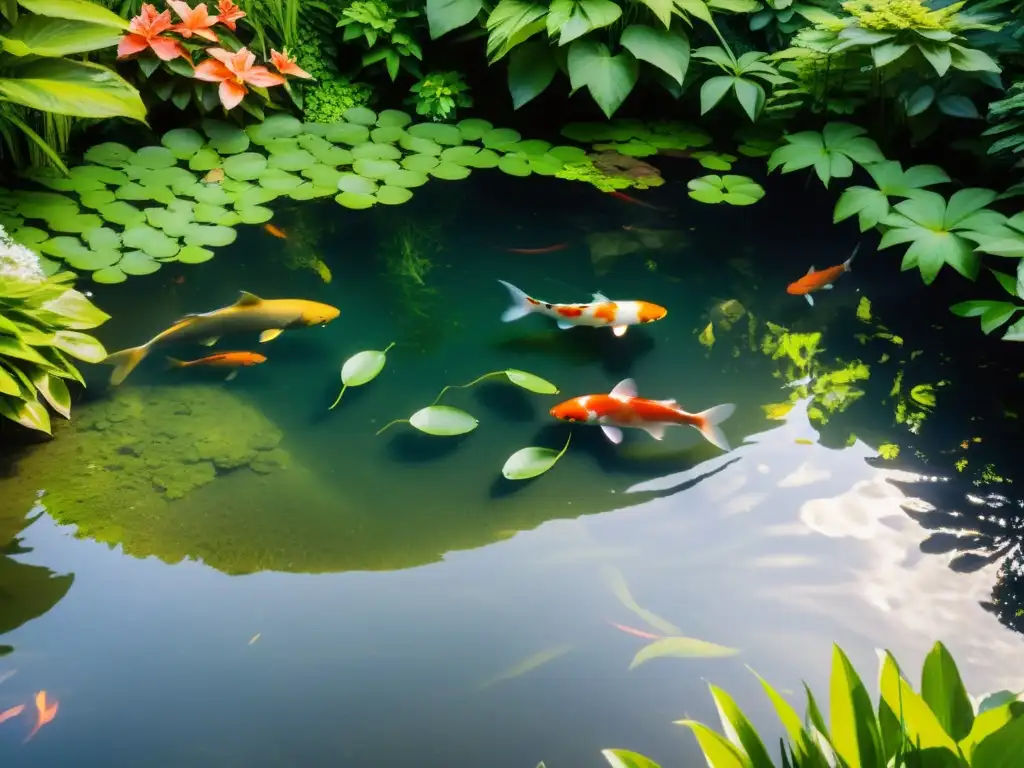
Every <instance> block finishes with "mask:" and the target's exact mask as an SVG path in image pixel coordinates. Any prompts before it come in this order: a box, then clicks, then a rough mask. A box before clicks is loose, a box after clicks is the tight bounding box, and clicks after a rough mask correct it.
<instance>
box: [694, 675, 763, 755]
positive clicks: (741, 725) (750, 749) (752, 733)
mask: <svg viewBox="0 0 1024 768" xmlns="http://www.w3.org/2000/svg"><path fill="white" fill-rule="evenodd" d="M709 687H710V689H711V696H712V698H713V699H714V700H715V706H716V707H717V708H718V716H719V718H720V719H721V721H722V730H723V731H724V732H725V735H726V736H727V737H728V739H729V741H730V742H732V744H733V746H735V747H736V748H737V749H739V750H740V751H741V752H742V753H743V754H745V755H746V756H747V760H748V762H747V765H749V766H750V768H774V764H773V763H772V760H771V757H769V755H768V750H767V749H765V746H764V742H762V741H761V737H760V736H758V735H757V730H755V728H754V726H753V725H751V723H750V721H749V720H748V719H747V716H746V715H745V714H743V710H741V709H740V708H739V707H738V706H737V705H736V702H735V701H734V700H733V698H732V696H730V695H729V694H728V693H726V692H725V691H723V690H722V689H721V688H719V687H718V686H715V685H711V686H709Z"/></svg>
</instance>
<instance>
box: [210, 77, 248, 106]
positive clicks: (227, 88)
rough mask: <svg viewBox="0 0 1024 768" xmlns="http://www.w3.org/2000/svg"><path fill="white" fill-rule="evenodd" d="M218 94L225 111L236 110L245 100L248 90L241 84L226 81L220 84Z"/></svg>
mask: <svg viewBox="0 0 1024 768" xmlns="http://www.w3.org/2000/svg"><path fill="white" fill-rule="evenodd" d="M217 93H218V95H219V96H220V103H221V104H223V105H224V109H234V108H235V107H237V106H238V105H239V104H241V103H242V99H244V98H245V94H246V93H248V90H246V87H245V86H244V85H242V84H241V83H236V82H234V81H233V80H225V81H224V82H222V83H221V84H220V87H219V88H218V89H217Z"/></svg>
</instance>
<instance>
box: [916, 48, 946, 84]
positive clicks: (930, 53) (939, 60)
mask: <svg viewBox="0 0 1024 768" xmlns="http://www.w3.org/2000/svg"><path fill="white" fill-rule="evenodd" d="M917 49H918V50H919V51H920V52H921V54H922V55H923V56H924V57H925V58H926V59H928V63H929V64H931V65H932V67H933V68H934V69H935V74H937V75H938V76H939V77H943V76H944V75H945V74H946V72H948V71H949V67H950V64H952V63H953V55H952V52H951V51H950V48H949V46H948V45H947V44H945V43H939V42H920V43H917Z"/></svg>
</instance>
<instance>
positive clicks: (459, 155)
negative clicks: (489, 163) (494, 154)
mask: <svg viewBox="0 0 1024 768" xmlns="http://www.w3.org/2000/svg"><path fill="white" fill-rule="evenodd" d="M479 152H480V149H479V148H478V147H474V146H471V145H469V144H463V145H462V146H461V147H448V149H446V150H444V151H443V152H442V153H441V162H442V163H454V164H455V165H469V164H470V161H471V160H472V159H473V158H474V157H475V156H476V155H477V154H478V153H479Z"/></svg>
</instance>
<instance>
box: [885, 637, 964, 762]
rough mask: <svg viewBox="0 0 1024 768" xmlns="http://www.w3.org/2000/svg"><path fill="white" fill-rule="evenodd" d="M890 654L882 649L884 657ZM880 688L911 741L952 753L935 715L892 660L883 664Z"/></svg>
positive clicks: (947, 738)
mask: <svg viewBox="0 0 1024 768" xmlns="http://www.w3.org/2000/svg"><path fill="white" fill-rule="evenodd" d="M891 656H892V654H890V653H889V652H888V651H886V657H887V658H891ZM881 688H882V698H883V699H884V700H885V703H886V704H888V705H889V708H890V709H891V710H892V712H893V714H894V715H895V716H896V717H897V719H899V720H900V721H901V722H902V723H903V725H904V728H905V729H906V732H907V736H908V738H909V739H910V741H911V742H912V743H914V744H916V745H918V746H919V747H920V748H921V749H929V748H932V747H938V748H941V749H948V750H950V751H952V752H956V743H955V742H954V741H953V739H951V738H950V736H949V734H948V733H946V732H945V731H944V730H943V729H942V725H941V724H940V723H939V720H938V718H937V717H935V714H934V713H933V712H932V711H931V709H930V708H929V707H928V705H927V704H925V702H924V699H922V698H921V697H920V696H919V695H918V693H917V692H916V691H915V690H914V689H913V688H911V687H910V684H909V683H908V682H907V681H906V680H904V679H903V677H902V675H900V673H899V669H898V668H897V666H896V663H895V660H893V663H891V664H883V666H882V680H881Z"/></svg>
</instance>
